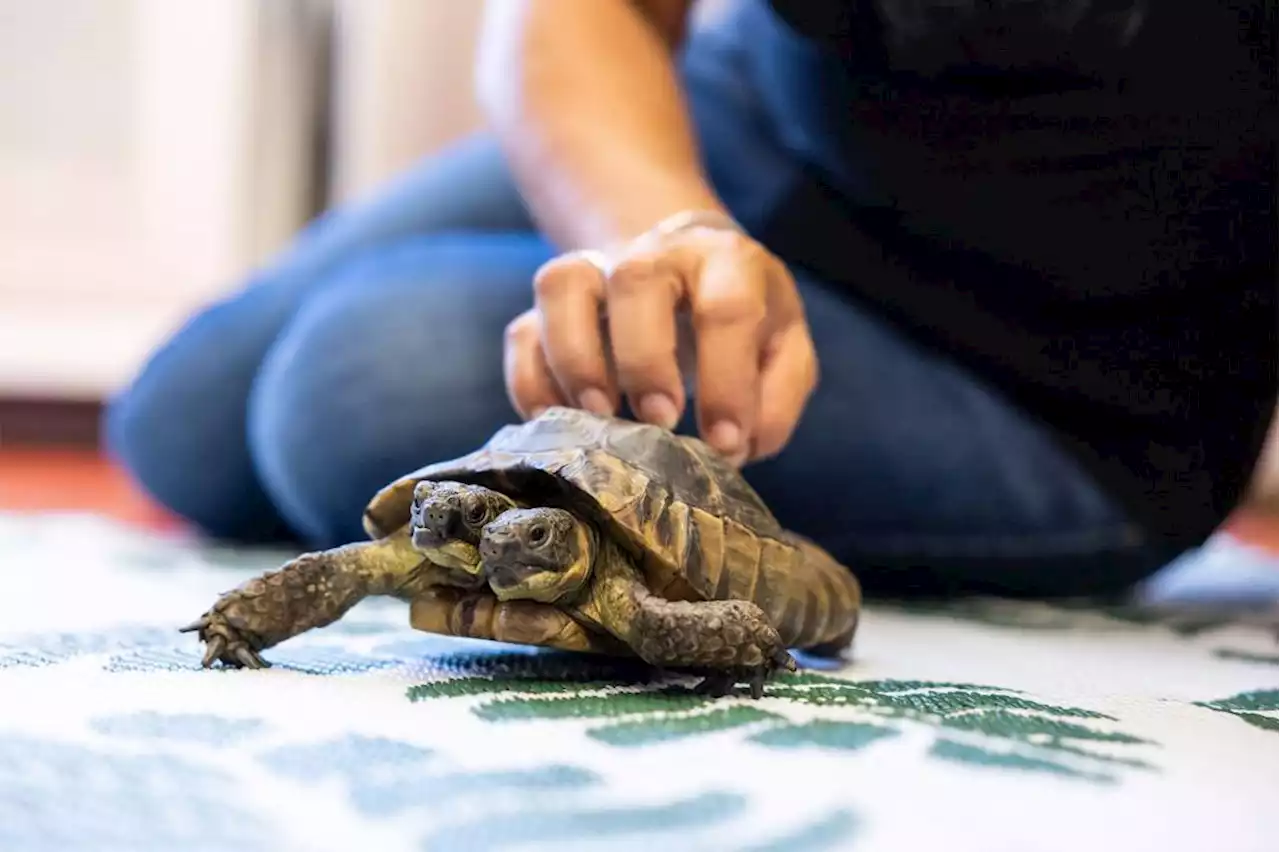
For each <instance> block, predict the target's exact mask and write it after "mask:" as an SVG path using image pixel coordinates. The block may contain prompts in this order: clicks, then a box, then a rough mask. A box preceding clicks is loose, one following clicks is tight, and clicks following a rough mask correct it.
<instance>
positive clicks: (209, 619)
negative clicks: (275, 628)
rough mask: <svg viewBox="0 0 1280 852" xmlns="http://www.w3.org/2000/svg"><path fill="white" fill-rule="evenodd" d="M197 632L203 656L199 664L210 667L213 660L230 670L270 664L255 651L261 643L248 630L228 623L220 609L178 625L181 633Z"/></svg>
mask: <svg viewBox="0 0 1280 852" xmlns="http://www.w3.org/2000/svg"><path fill="white" fill-rule="evenodd" d="M196 631H199V636H200V640H201V641H202V642H204V643H205V651H204V655H203V656H202V657H201V659H200V665H201V666H202V667H204V668H206V669H211V668H213V664H214V663H215V662H220V663H222V665H223V666H225V667H227V668H232V669H241V668H247V669H265V668H270V663H268V662H267V661H266V660H264V659H262V657H261V656H260V655H259V654H258V650H257V649H258V648H261V647H262V645H263V643H262V642H261V641H260V640H259V639H258V637H257V636H256V635H255V634H253V633H251V632H248V631H245V630H243V629H239V628H236V627H233V626H231V624H230V623H229V622H228V621H227V619H226V617H225V616H223V615H222V613H220V612H216V611H214V612H209V613H206V614H205V615H204V616H202V617H200V618H198V619H197V620H195V621H193V622H191V624H189V625H187V626H186V627H184V628H182V630H181V631H180V632H182V633H192V632H196Z"/></svg>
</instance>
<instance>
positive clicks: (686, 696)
mask: <svg viewBox="0 0 1280 852" xmlns="http://www.w3.org/2000/svg"><path fill="white" fill-rule="evenodd" d="M1229 548H1230V545H1229V544H1224V543H1220V544H1218V545H1217V546H1216V547H1215V548H1211V549H1210V551H1209V552H1208V553H1206V554H1202V555H1201V556H1200V557H1198V558H1197V559H1195V560H1191V562H1194V563H1195V564H1197V565H1200V566H1202V567H1203V566H1204V565H1205V564H1208V565H1210V566H1211V567H1212V565H1213V563H1214V560H1217V563H1218V565H1219V568H1218V569H1217V574H1218V575H1219V576H1237V577H1238V576H1247V577H1250V578H1252V581H1253V582H1254V585H1255V587H1256V586H1257V584H1258V582H1261V584H1262V586H1263V587H1264V593H1265V594H1264V600H1265V605H1264V607H1263V610H1262V612H1261V613H1260V614H1257V615H1255V614H1254V613H1252V612H1250V611H1245V610H1241V609H1239V605H1240V600H1233V605H1235V606H1236V607H1237V608H1236V609H1235V610H1234V611H1233V612H1231V613H1228V614H1224V613H1223V612H1220V611H1217V610H1212V611H1211V610H1206V609H1204V608H1203V607H1195V608H1191V609H1185V608H1178V609H1173V610H1170V609H1169V608H1168V607H1167V606H1163V607H1156V606H1154V605H1147V606H1125V607H1106V608H1103V607H1089V606H1084V605H1052V606H1050V605H1044V604H1018V603H1011V602H1006V601H999V600H980V601H968V602H965V603H957V604H950V605H947V606H923V605H902V604H900V605H889V604H878V605H872V606H871V607H870V608H869V610H868V613H867V615H866V617H865V619H864V621H863V628H862V634H861V637H860V639H859V642H858V645H857V655H856V659H855V660H854V661H853V662H852V663H851V664H849V665H847V666H845V667H842V668H835V669H833V668H830V667H829V666H828V667H827V668H823V667H820V666H818V665H817V664H816V663H815V662H814V661H805V662H808V663H810V665H809V666H808V667H806V668H803V669H802V670H801V671H800V672H799V673H797V674H795V675H792V676H788V677H783V678H781V679H779V680H778V681H777V682H775V683H774V684H772V685H771V686H770V687H769V688H768V690H767V693H766V697H765V698H764V699H762V700H760V701H752V700H750V699H749V698H746V697H735V698H730V699H726V700H720V701H711V700H707V699H704V698H702V697H700V696H698V695H696V694H694V693H692V692H691V691H690V690H689V685H690V684H689V683H687V682H684V681H681V680H679V679H670V680H662V681H653V680H649V679H647V673H646V672H645V671H643V670H639V669H637V668H636V667H634V666H630V665H623V664H619V663H608V662H605V661H602V660H599V659H594V658H581V657H576V656H572V655H565V654H551V653H539V652H534V651H531V650H529V649H524V648H516V647H511V646H505V645H497V644H492V643H482V642H475V641H467V640H451V639H445V638H440V637H433V636H430V635H427V634H423V633H418V632H415V631H412V630H410V629H409V628H408V627H407V626H406V625H407V609H406V608H405V607H404V605H402V604H398V603H396V602H389V601H368V602H366V603H363V604H361V605H360V606H359V607H357V609H356V610H355V611H353V612H352V613H351V614H350V615H348V617H347V618H346V619H344V620H343V621H341V622H339V623H338V624H336V625H333V626H332V627H329V628H327V629H325V630H321V631H317V632H315V633H312V634H309V635H306V636H304V637H301V638H299V639H297V640H294V641H293V642H290V643H287V644H286V645H284V646H282V647H280V648H277V649H273V650H271V651H269V652H267V654H266V656H267V657H268V659H270V660H271V661H272V662H273V663H274V666H273V667H272V668H271V669H269V670H265V671H257V672H248V671H240V672H235V671H202V670H201V669H200V668H199V654H200V649H199V647H198V642H197V641H196V640H195V639H193V638H192V637H191V636H189V635H180V634H178V633H177V632H176V627H177V626H178V625H180V624H183V623H185V622H187V621H189V620H190V619H191V618H193V617H194V616H196V615H198V614H199V613H200V612H202V611H203V610H204V609H205V608H206V607H207V605H208V604H209V603H210V602H211V601H212V600H213V599H214V598H215V596H216V595H217V594H218V593H219V592H221V591H222V590H224V589H227V588H230V587H231V586H233V585H235V584H237V583H238V582H240V581H241V580H243V579H245V578H248V577H250V576H252V575H254V574H257V573H259V572H261V571H263V570H266V569H268V568H271V567H274V566H275V565H276V564H278V563H279V562H280V561H281V560H282V559H283V558H286V556H287V554H282V553H275V552H265V551H236V550H228V549H223V548H210V547H205V546H200V545H198V544H196V543H192V542H185V541H180V540H175V539H164V538H157V537H152V536H150V535H147V534H144V533H140V532H135V531H132V530H129V529H125V528H121V527H117V526H113V525H111V524H109V523H106V522H104V521H101V520H98V519H95V518H93V517H81V516H69V517H51V516H36V517H6V516H0V574H2V577H3V585H0V588H2V589H3V594H2V595H0V697H2V698H3V701H2V702H0V850H4V852H28V850H31V852H36V850H39V852H48V851H49V850H95V852H112V850H129V852H149V850H164V852H171V851H172V850H184V852H192V850H219V852H256V850H270V852H291V850H304V852H327V850H357V849H359V850H363V849H377V850H379V852H400V850H406V852H407V850H446V852H448V851H449V850H489V849H503V850H507V849H511V850H515V849H521V850H524V849H550V848H554V849H556V850H570V849H572V850H577V849H583V850H587V849H591V850H596V849H625V850H631V849H636V850H639V849H646V850H649V849H652V848H653V847H654V846H655V845H658V844H661V847H662V848H663V850H664V852H685V850H752V852H764V850H780V852H781V850H786V852H810V850H834V849H856V850H866V852H878V850H894V852H901V851H902V850H914V849H943V848H945V849H947V850H949V852H953V850H954V852H961V850H964V852H967V850H975V852H976V850H982V852H1014V850H1018V852H1029V850H1035V851H1036V852H1039V850H1044V852H1050V850H1055V851H1056V850H1063V852H1067V850H1070V852H1079V850H1109V849H1117V850H1119V849H1123V850H1126V852H1132V850H1160V852H1173V850H1188V851H1189V852H1190V850H1195V852H1202V851H1203V852H1208V850H1231V852H1253V850H1259V852H1262V851H1263V850H1266V852H1271V850H1274V849H1275V848H1276V847H1277V842H1278V840H1280V838H1278V837H1277V804H1276V803H1277V792H1278V791H1277V786H1278V783H1277V776H1278V770H1280V766H1278V761H1277V744H1278V743H1277V731H1276V728H1277V680H1278V678H1277V674H1278V669H1277V655H1276V648H1277V642H1276V624H1275V622H1276V617H1275V602H1274V598H1273V597H1272V598H1269V599H1268V598H1267V595H1270V594H1272V592H1271V590H1270V588H1269V586H1268V584H1269V583H1270V584H1272V585H1273V584H1274V577H1275V576H1276V573H1277V566H1276V562H1275V559H1274V558H1273V557H1270V556H1263V555H1261V554H1254V553H1252V552H1246V551H1243V550H1235V551H1232V550H1230V549H1229ZM1250 560H1252V562H1250ZM1223 565H1227V566H1230V568H1229V569H1224V568H1222V566H1223ZM1250 565H1251V566H1252V567H1251V568H1250ZM1242 566H1243V567H1242ZM1175 567H1176V568H1177V570H1176V571H1173V572H1172V573H1171V575H1170V576H1173V578H1174V579H1173V580H1172V581H1168V582H1166V583H1165V588H1164V591H1163V592H1162V591H1160V589H1159V584H1155V585H1153V586H1152V589H1154V591H1152V589H1149V590H1148V591H1147V598H1148V599H1153V598H1158V597H1159V596H1160V595H1162V594H1163V595H1164V597H1165V598H1166V599H1169V598H1177V597H1178V594H1179V593H1180V590H1181V593H1185V592H1186V590H1187V589H1188V588H1190V587H1194V583H1192V584H1191V586H1190V587H1189V586H1188V583H1187V580H1186V574H1187V572H1188V570H1191V569H1192V568H1194V567H1195V565H1191V566H1190V568H1189V567H1188V564H1183V565H1180V566H1175ZM1268 572H1270V573H1269V574H1268ZM1192 573H1194V571H1192ZM1209 573H1210V574H1213V573H1214V571H1212V570H1211V571H1210V572H1209ZM1268 577H1270V578H1271V579H1270V580H1268V579H1267V578H1268ZM1259 578H1262V579H1261V581H1259ZM1246 585H1247V584H1246ZM1170 589H1172V592H1170ZM1185 596H1186V595H1185V594H1183V597H1185ZM1228 597H1229V596H1228ZM1198 598H1199V599H1201V600H1203V599H1204V598H1205V596H1204V595H1203V594H1201V595H1198Z"/></svg>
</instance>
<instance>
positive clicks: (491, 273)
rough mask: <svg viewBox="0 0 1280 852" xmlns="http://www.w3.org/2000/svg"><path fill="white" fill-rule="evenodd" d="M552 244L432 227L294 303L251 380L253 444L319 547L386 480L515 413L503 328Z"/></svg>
mask: <svg viewBox="0 0 1280 852" xmlns="http://www.w3.org/2000/svg"><path fill="white" fill-rule="evenodd" d="M550 254H551V250H550V248H549V247H548V246H546V244H545V243H544V242H543V241H541V240H540V239H537V238H535V237H524V236H517V235H495V236H478V235H463V236H458V237H448V236H442V237H430V238H422V239H419V240H415V241H413V242H410V243H406V244H402V245H399V246H397V247H395V248H393V249H387V250H379V251H378V252H376V253H373V254H371V255H369V256H366V257H363V258H361V259H360V260H359V261H357V262H355V263H353V264H350V265H348V266H346V267H344V269H343V270H342V271H340V272H339V273H337V274H336V275H335V276H334V277H333V278H332V280H330V281H329V282H327V283H326V285H325V286H324V287H323V288H322V289H321V290H319V292H318V293H317V294H316V295H315V296H314V297H312V298H311V299H310V300H309V301H308V303H307V304H306V305H305V306H304V307H303V308H302V309H301V310H300V311H299V312H298V314H297V316H296V317H295V318H294V319H293V321H292V322H291V323H290V324H289V326H288V327H287V328H286V330H285V331H284V333H283V334H282V335H281V336H280V338H279V339H278V340H277V341H276V343H275V344H274V346H273V347H272V349H271V351H270V352H269V353H268V355H267V357H266V359H265V360H264V362H263V365H262V369H261V371H260V373H259V375H258V377H257V380H256V381H255V383H254V387H253V391H252V394H251V397H250V403H249V414H248V425H249V446H250V451H251V453H252V455H253V458H254V461H255V464H256V467H257V471H258V473H259V476H260V477H261V479H262V482H263V485H264V487H265V489H266V490H267V492H268V493H269V494H270V495H271V498H272V499H273V501H274V503H275V505H276V507H277V508H278V509H279V511H280V512H281V513H282V514H283V515H284V517H285V518H286V519H287V520H288V521H289V523H290V525H291V526H292V527H293V528H294V529H295V530H297V531H298V532H299V534H301V535H303V536H304V538H305V539H306V540H307V541H308V542H309V543H310V544H311V545H312V546H317V547H328V546H333V545H335V544H339V543H342V542H347V541H352V540H358V539H361V538H363V537H364V532H363V529H362V527H361V522H360V519H361V515H362V512H363V508H364V505H365V503H366V502H367V501H368V500H369V498H370V497H372V496H373V494H374V493H375V492H376V491H377V489H378V488H380V487H382V486H383V485H384V484H386V483H387V482H388V481H389V480H391V479H393V478H394V477H396V476H399V475H401V474H403V473H407V472H408V471H410V470H412V469H414V468H416V467H418V466H420V465H423V464H426V463H428V462H431V461H434V460H437V459H442V458H448V457H452V456H456V455H461V454H463V453H466V452H469V451H470V450H472V449H474V448H475V447H476V446H477V445H478V444H480V443H482V442H483V441H484V440H485V439H486V438H488V436H489V435H490V434H492V432H494V431H495V430H496V429H497V428H499V427H500V426H502V425H503V424H505V423H508V422H510V421H511V420H512V419H513V418H514V417H515V414H514V412H513V410H512V408H511V406H510V404H509V402H508V401H507V397H506V393H505V390H504V388H503V382H502V331H503V328H504V327H505V325H506V324H507V323H508V322H509V321H510V320H511V319H512V317H514V316H515V315H516V314H518V313H519V312H520V311H522V310H525V309H526V308H527V307H528V305H529V303H530V302H531V298H532V297H531V290H530V281H531V280H532V276H533V273H534V272H535V271H536V269H537V267H538V266H539V265H540V264H541V263H542V262H544V261H545V260H546V259H547V258H548V257H550Z"/></svg>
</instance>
